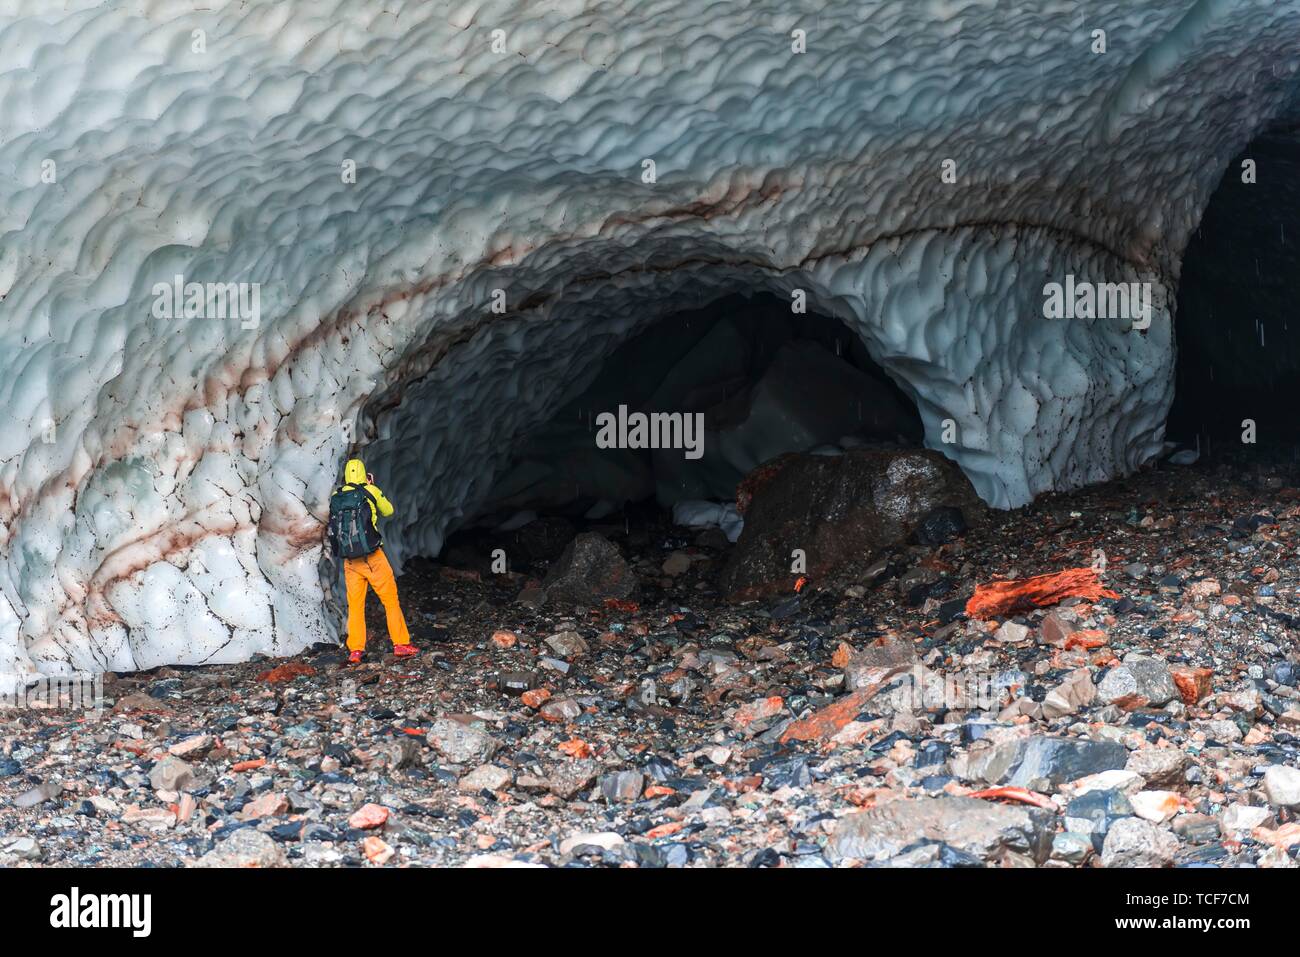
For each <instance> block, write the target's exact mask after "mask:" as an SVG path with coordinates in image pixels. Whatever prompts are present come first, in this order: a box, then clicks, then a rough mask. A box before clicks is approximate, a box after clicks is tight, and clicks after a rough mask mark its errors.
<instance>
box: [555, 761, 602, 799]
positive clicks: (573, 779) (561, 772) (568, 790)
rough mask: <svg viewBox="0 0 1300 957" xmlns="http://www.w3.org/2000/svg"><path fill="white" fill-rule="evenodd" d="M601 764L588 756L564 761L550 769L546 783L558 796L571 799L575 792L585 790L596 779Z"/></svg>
mask: <svg viewBox="0 0 1300 957" xmlns="http://www.w3.org/2000/svg"><path fill="white" fill-rule="evenodd" d="M599 771H600V765H598V764H597V763H596V762H595V761H591V760H588V759H586V758H575V759H573V760H572V761H563V762H561V763H560V764H557V765H555V766H554V767H552V768H551V769H550V774H548V775H547V778H546V785H547V787H548V788H550V791H551V793H552V794H554V795H555V796H556V797H560V798H563V799H564V800H566V801H567V800H569V799H570V798H572V797H573V796H574V795H575V794H578V793H579V792H581V791H584V790H586V789H588V788H590V787H591V786H592V784H594V783H595V781H596V775H597V773H599Z"/></svg>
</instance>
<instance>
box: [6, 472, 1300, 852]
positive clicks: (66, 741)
mask: <svg viewBox="0 0 1300 957" xmlns="http://www.w3.org/2000/svg"><path fill="white" fill-rule="evenodd" d="M1297 485H1300V470H1297V469H1296V468H1295V467H1294V466H1291V465H1289V464H1284V465H1278V466H1269V467H1265V466H1257V467H1252V468H1244V467H1242V466H1240V465H1235V464H1223V465H1218V466H1199V467H1193V468H1191V469H1177V468H1170V467H1165V468H1162V469H1159V470H1148V471H1144V472H1143V473H1141V474H1139V475H1138V476H1135V477H1134V478H1132V479H1129V480H1127V481H1123V482H1116V483H1111V484H1108V485H1103V486H1098V487H1094V488H1091V489H1088V490H1086V491H1083V492H1080V493H1075V494H1071V495H1059V496H1048V497H1045V498H1043V499H1040V500H1039V501H1038V502H1036V503H1035V504H1034V505H1033V506H1031V507H1029V508H1025V509H1022V510H1019V511H1016V512H1011V513H993V514H992V515H991V516H989V518H988V520H987V521H986V522H985V523H983V524H982V525H980V526H979V527H977V528H974V529H972V530H970V531H969V532H968V533H966V534H965V535H964V536H962V537H958V538H955V539H953V540H950V541H948V542H946V543H944V544H933V545H919V544H900V545H897V546H895V547H893V548H891V549H889V550H888V552H887V553H886V554H885V555H883V556H882V557H881V559H880V560H879V561H877V562H875V563H874V564H873V565H872V566H871V567H869V568H865V569H860V570H857V571H855V572H854V573H853V574H851V575H845V576H839V577H835V578H831V577H828V578H826V579H824V580H818V579H816V578H814V579H812V580H810V581H809V582H808V583H807V584H805V585H803V586H802V587H801V589H800V590H799V591H798V592H797V593H795V592H789V593H787V594H783V595H773V596H771V597H769V598H767V599H765V600H764V601H761V602H751V603H748V604H739V605H736V604H727V603H724V602H722V601H721V600H720V598H719V596H718V594H717V591H716V587H717V586H716V583H717V581H718V578H719V571H720V568H721V564H722V562H723V561H724V560H725V558H726V556H727V554H728V552H729V550H730V549H731V548H734V547H735V546H729V545H728V544H727V542H726V540H725V538H723V537H722V536H721V535H720V534H719V533H718V532H717V531H716V530H711V531H703V532H698V531H691V530H685V529H681V528H675V527H673V526H671V525H669V524H666V522H664V520H663V519H658V518H651V519H641V520H637V521H629V522H627V523H626V524H624V523H622V522H620V523H619V524H617V525H606V526H602V527H597V528H592V529H589V531H592V532H595V533H598V534H599V535H601V536H602V538H601V539H596V538H594V537H593V538H591V539H590V540H589V542H590V544H589V545H588V546H585V547H586V548H587V551H586V553H585V555H586V558H587V559H588V563H587V565H586V566H583V567H582V569H581V573H582V574H583V575H585V576H587V577H588V578H591V577H593V576H594V577H595V578H596V579H602V577H603V578H604V579H606V580H604V581H598V582H597V584H603V585H605V586H609V587H612V588H613V589H614V592H615V594H626V595H629V596H631V597H615V598H613V599H611V600H609V601H601V602H599V604H594V599H593V605H591V606H587V607H584V606H582V605H580V604H579V605H574V604H572V603H570V602H565V603H558V602H552V601H550V600H547V601H545V603H543V604H540V605H539V602H541V601H542V599H543V598H544V597H545V596H546V593H547V590H546V588H545V587H543V586H546V584H547V581H546V580H545V579H544V578H543V571H544V569H545V568H546V567H547V565H548V564H550V565H552V566H554V565H556V564H563V563H565V562H566V559H565V558H563V557H560V558H554V557H553V558H552V560H551V561H550V562H549V563H548V562H547V561H543V560H540V559H538V560H536V561H534V562H533V563H532V564H531V565H530V566H528V567H527V568H526V572H531V573H532V574H533V575H534V576H535V577H534V578H531V579H530V578H529V577H528V575H527V574H506V575H494V574H492V573H491V572H490V571H488V570H486V569H485V568H483V567H481V563H480V562H479V561H478V560H477V559H476V558H475V552H474V548H473V545H472V543H471V545H468V546H464V547H459V548H453V549H449V550H448V552H447V553H446V555H445V558H446V560H447V561H448V562H454V561H459V563H460V567H455V566H454V565H437V564H432V563H424V564H417V565H415V566H414V567H413V568H411V569H410V570H409V571H408V573H407V574H406V575H404V576H403V578H402V580H401V583H400V584H401V590H402V596H403V601H404V603H405V605H406V607H407V615H408V619H409V620H410V622H411V624H412V630H413V632H414V633H415V635H416V641H417V644H418V645H419V646H420V649H421V654H420V655H419V656H418V657H416V658H414V659H410V660H405V661H401V662H399V661H397V660H395V659H393V658H392V657H391V656H388V655H386V654H384V653H383V652H385V651H386V650H387V647H386V646H387V642H386V641H383V640H382V639H381V640H379V641H373V640H372V646H371V656H370V658H369V659H368V660H367V662H366V663H364V664H362V665H360V666H357V667H349V666H348V665H346V664H345V663H344V660H343V655H342V653H341V652H340V651H339V650H338V649H335V648H332V647H331V648H318V649H315V650H314V651H313V652H311V653H307V654H304V655H302V656H301V657H300V658H298V659H294V660H276V661H261V662H251V663H247V664H243V665H232V666H206V667H200V668H163V669H159V670H157V671H154V672H151V673H136V674H128V675H118V676H109V678H108V680H107V681H106V683H105V693H106V697H107V701H106V705H105V708H104V710H103V712H102V713H101V714H99V715H86V714H83V713H80V712H73V711H68V710H43V709H37V710H33V709H24V710H10V711H6V712H0V862H4V863H9V864H52V865H94V864H103V865H107V864H123V865H140V864H145V865H152V866H163V867H170V866H182V865H186V866H193V865H199V866H204V865H213V864H216V865H222V864H242V865H264V866H265V865H277V864H288V865H294V866H317V865H327V866H353V865H367V866H388V867H395V866H400V865H411V864H423V865H465V864H468V865H477V866H539V865H543V866H640V867H682V866H690V867H701V866H716V865H724V866H750V867H776V866H784V867H832V866H850V865H865V866H887V867H892V866H918V865H919V866H979V865H1000V866H1033V865H1039V866H1054V867H1077V866H1085V867H1087V866H1133V865H1171V864H1178V865H1187V866H1221V867H1229V866H1254V865H1258V866H1268V867H1294V866H1295V854H1296V850H1297V847H1300V822H1297V820H1296V809H1297V808H1300V750H1298V749H1297V745H1298V744H1300V739H1298V738H1297V735H1300V691H1298V690H1297V675H1298V674H1300V653H1298V652H1300V649H1297V645H1296V628H1297V627H1300V617H1297V616H1300V574H1298V572H1297V562H1296V555H1295V550H1296V543H1297V532H1298V530H1300V488H1297ZM541 527H543V530H545V529H546V527H545V526H541ZM548 534H549V535H551V536H552V537H553V538H555V540H556V541H555V542H554V543H552V544H555V545H558V544H561V543H562V540H563V539H565V538H567V535H565V534H563V533H562V529H561V530H560V531H556V529H555V528H554V527H549V531H548ZM536 537H537V536H534V538H535V539H536ZM541 537H542V538H545V537H546V536H541ZM605 542H612V543H613V544H614V545H616V546H617V550H615V549H609V548H608V546H607V545H606V544H605ZM545 546H546V543H545V542H543V543H542V544H541V545H538V544H537V542H536V540H535V541H534V542H533V547H534V549H535V550H536V551H538V552H546V551H547V548H546V547H545ZM553 551H554V549H552V552H553ZM1103 552H1104V557H1103V556H1102V555H1101V553H1103ZM620 554H621V555H622V556H626V557H627V559H628V565H627V566H626V567H623V566H622V565H621V562H622V558H620V557H619V556H620ZM602 556H603V559H602ZM572 559H573V556H572V555H570V556H569V557H568V559H567V561H568V562H569V564H570V565H573V564H575V563H574V562H573V561H572ZM600 561H604V562H605V563H606V566H607V567H596V566H593V565H592V562H596V564H597V565H599V562H600ZM1103 561H1104V563H1105V568H1106V571H1105V574H1104V576H1103V577H1104V581H1105V584H1106V585H1107V586H1108V587H1109V588H1111V589H1113V590H1114V591H1115V592H1117V593H1118V594H1119V595H1120V597H1119V598H1104V599H1101V600H1099V601H1097V602H1096V603H1090V602H1087V601H1084V600H1080V599H1067V600H1066V601H1064V602H1062V603H1060V604H1058V605H1056V606H1055V607H1052V608H1044V609H1041V610H1035V611H1031V612H1028V613H1026V614H1023V615H1021V616H1018V617H1014V618H1010V619H1001V618H999V619H994V620H989V621H983V620H970V619H968V618H966V617H965V616H964V614H962V613H961V610H962V608H963V607H964V605H965V599H966V598H967V597H968V596H969V595H970V594H971V592H972V590H973V589H974V587H975V586H976V585H977V584H981V583H987V582H989V581H992V580H995V579H998V578H1018V577H1026V576H1031V575H1037V574H1040V573H1045V572H1053V571H1058V570H1061V569H1065V568H1073V567H1081V566H1092V565H1096V566H1097V567H1100V565H1101V563H1102V562H1103ZM576 564H577V565H581V563H580V562H579V563H576ZM615 566H617V567H615ZM629 576H630V577H629ZM554 579H555V574H554V572H553V573H552V582H551V584H555V581H554ZM567 584H568V585H573V584H574V583H573V582H572V581H570V582H568V583H567ZM577 584H578V585H582V582H578V583H577ZM570 591H571V592H572V589H570ZM598 596H599V592H597V597H598ZM566 598H568V599H569V600H570V601H573V600H581V599H582V598H583V595H582V593H581V588H580V587H579V588H578V589H577V591H576V593H568V592H566ZM372 604H373V599H372ZM371 613H372V617H371V627H372V635H380V636H382V635H383V625H382V614H381V613H380V612H379V610H378V609H377V608H374V607H372V608H371Z"/></svg>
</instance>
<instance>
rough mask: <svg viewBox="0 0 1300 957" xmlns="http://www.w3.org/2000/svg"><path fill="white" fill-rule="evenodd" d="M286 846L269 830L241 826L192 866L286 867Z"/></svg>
mask: <svg viewBox="0 0 1300 957" xmlns="http://www.w3.org/2000/svg"><path fill="white" fill-rule="evenodd" d="M287 865H288V858H287V856H286V855H285V853H284V849H283V848H282V847H281V846H280V845H279V844H277V843H276V842H275V841H274V840H273V839H272V838H271V836H270V835H269V834H263V833H262V832H261V831H259V830H257V829H255V828H253V827H241V828H240V829H239V830H238V831H236V832H235V833H234V834H232V835H230V837H228V838H226V839H225V840H224V841H222V842H221V843H220V844H218V845H217V846H216V847H214V848H213V849H212V850H210V851H208V853H206V854H204V855H203V856H202V857H200V858H199V859H198V860H197V861H195V862H193V863H192V864H191V865H190V866H191V867H204V868H207V867H285V866H287Z"/></svg>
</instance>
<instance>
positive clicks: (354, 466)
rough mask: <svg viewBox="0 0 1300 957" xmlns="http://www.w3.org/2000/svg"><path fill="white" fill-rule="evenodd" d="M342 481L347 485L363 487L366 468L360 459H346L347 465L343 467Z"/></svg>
mask: <svg viewBox="0 0 1300 957" xmlns="http://www.w3.org/2000/svg"><path fill="white" fill-rule="evenodd" d="M343 481H344V482H346V483H348V484H349V485H364V484H365V482H366V466H365V463H364V462H362V461H361V460H360V459H348V464H347V465H345V466H343Z"/></svg>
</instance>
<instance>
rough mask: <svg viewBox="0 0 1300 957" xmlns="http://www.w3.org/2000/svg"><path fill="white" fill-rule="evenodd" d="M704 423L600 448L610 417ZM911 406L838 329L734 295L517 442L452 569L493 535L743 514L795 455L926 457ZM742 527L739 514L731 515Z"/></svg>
mask: <svg viewBox="0 0 1300 957" xmlns="http://www.w3.org/2000/svg"><path fill="white" fill-rule="evenodd" d="M620 406H623V407H626V411H627V414H628V415H629V416H631V415H634V414H636V413H644V414H646V415H650V414H653V413H667V414H670V415H674V414H681V415H682V416H683V417H685V416H696V415H697V414H698V415H699V416H702V418H701V419H699V421H701V422H702V424H703V428H704V431H703V441H702V446H700V447H698V449H697V452H698V457H696V455H690V456H688V454H687V453H688V451H689V450H687V449H683V448H659V449H651V448H620V447H614V448H609V447H601V446H600V444H599V443H598V441H597V440H598V438H599V435H600V425H601V421H602V420H601V418H600V416H601V414H602V413H609V414H611V415H613V416H615V417H617V416H618V410H619V408H620ZM922 439H923V428H922V424H921V419H920V416H919V415H918V413H917V410H916V406H915V403H914V402H913V401H912V400H911V399H910V398H909V397H908V396H907V395H906V394H905V393H904V392H903V391H902V390H901V389H900V388H899V387H898V386H897V385H896V384H895V383H894V382H893V381H892V380H890V379H889V378H888V376H887V375H886V374H885V372H884V371H883V370H882V369H881V368H880V366H879V365H878V364H877V363H876V362H875V361H874V360H873V359H872V358H871V356H870V355H869V353H868V351H867V348H866V346H865V345H864V344H863V342H862V340H861V339H860V338H859V337H858V336H857V335H855V334H854V333H853V332H852V331H851V330H849V329H848V328H847V327H846V326H845V325H844V324H843V323H842V322H841V321H840V320H838V319H835V318H831V317H827V316H824V315H820V314H817V313H814V312H808V313H795V312H793V311H792V309H791V304H790V301H789V300H788V299H786V298H780V297H777V296H775V295H771V294H766V293H763V294H756V295H753V296H743V295H731V296H725V297H723V298H720V299H717V300H715V301H713V302H711V303H706V304H704V305H702V306H699V307H697V308H693V309H688V310H683V311H680V312H677V313H674V314H671V315H669V316H667V317H665V318H664V319H662V320H660V321H659V322H656V323H655V324H654V325H653V326H652V327H651V328H649V329H648V330H646V331H645V332H643V333H641V334H639V335H637V336H634V337H633V338H631V339H629V340H628V341H627V342H625V343H623V344H622V345H621V346H620V347H619V348H618V349H617V350H615V351H614V352H613V353H612V354H611V355H610V356H609V357H608V358H607V359H606V360H605V362H604V364H603V366H602V367H601V370H600V373H599V375H598V376H597V377H596V378H595V380H594V381H593V382H592V383H591V384H590V385H589V386H587V387H586V388H585V389H582V390H581V391H580V392H578V393H577V394H575V395H572V396H569V397H568V398H567V399H566V400H565V402H564V403H563V404H562V406H561V407H560V409H559V411H558V412H557V413H556V414H555V415H554V416H553V417H552V418H551V419H550V420H549V421H547V422H545V423H544V424H542V425H540V426H539V427H536V428H533V429H531V430H529V431H528V432H527V433H525V434H523V435H521V436H519V437H518V438H517V440H516V443H515V446H514V449H513V450H512V455H511V459H510V462H509V465H508V466H507V467H506V468H505V469H503V470H502V471H501V472H500V474H498V475H497V476H496V478H495V480H494V483H493V485H492V488H491V491H490V492H489V494H488V495H487V497H486V498H485V500H484V501H483V502H482V503H481V505H480V507H479V509H478V510H477V512H476V513H475V514H474V515H472V516H471V517H470V518H469V519H468V520H467V521H466V522H464V523H463V524H462V527H461V529H460V530H459V531H458V532H454V533H453V534H452V535H451V536H450V538H449V539H448V541H447V544H446V546H445V547H444V549H443V558H444V560H450V561H452V562H453V563H455V562H456V561H460V562H462V563H465V562H468V563H470V564H478V565H481V564H483V563H484V561H485V559H484V554H485V553H484V550H483V546H485V545H486V544H488V543H489V542H490V540H491V538H492V537H493V532H501V531H511V530H513V529H516V528H518V527H520V526H521V525H523V524H525V523H527V522H529V521H531V520H533V519H535V518H536V517H538V516H539V515H540V516H548V515H549V516H557V517H561V516H562V517H564V518H566V519H569V520H571V521H578V522H581V521H583V520H590V521H598V520H603V519H608V518H610V517H611V516H615V515H618V516H623V515H624V513H625V511H628V510H629V507H630V511H628V514H633V515H639V516H642V517H648V516H650V515H653V514H655V513H656V512H657V513H659V514H661V515H663V516H664V517H667V514H668V513H669V512H670V511H672V510H674V508H676V512H675V514H676V515H677V516H678V517H679V518H681V517H688V516H700V515H701V514H702V513H706V512H707V511H708V509H709V508H710V507H711V508H713V509H715V510H718V509H721V510H727V509H734V505H733V503H734V501H735V496H736V487H737V484H738V483H739V482H740V481H741V479H742V478H743V477H744V476H745V475H746V474H747V473H748V472H749V471H751V470H752V469H753V468H754V467H755V466H757V465H760V464H761V463H763V462H766V461H768V460H770V459H772V458H775V457H776V456H778V455H781V454H782V453H785V452H818V453H822V454H828V455H834V454H838V453H840V452H841V451H843V450H844V449H848V448H855V447H863V446H871V447H881V448H899V447H917V446H920V445H921V443H922ZM733 514H734V512H733Z"/></svg>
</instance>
